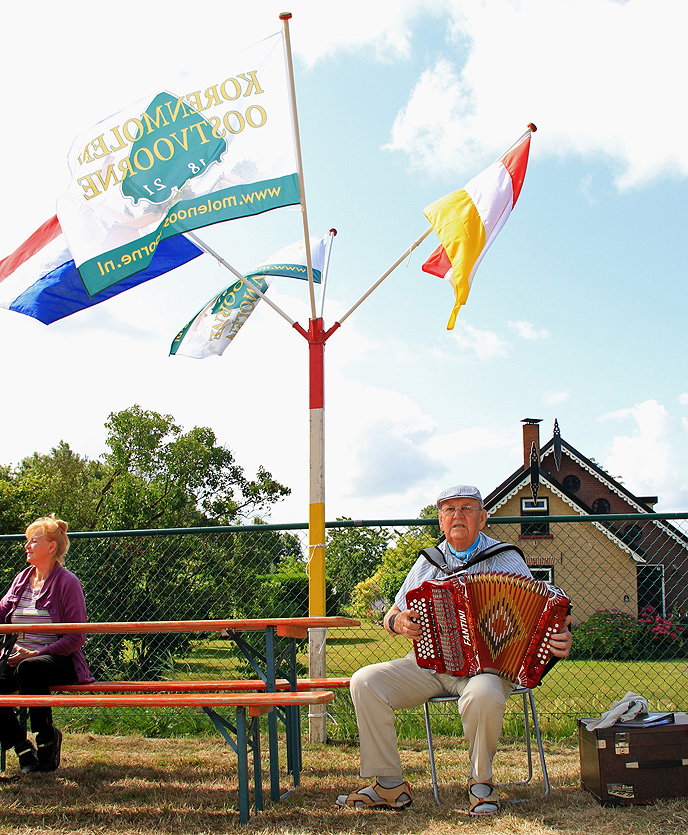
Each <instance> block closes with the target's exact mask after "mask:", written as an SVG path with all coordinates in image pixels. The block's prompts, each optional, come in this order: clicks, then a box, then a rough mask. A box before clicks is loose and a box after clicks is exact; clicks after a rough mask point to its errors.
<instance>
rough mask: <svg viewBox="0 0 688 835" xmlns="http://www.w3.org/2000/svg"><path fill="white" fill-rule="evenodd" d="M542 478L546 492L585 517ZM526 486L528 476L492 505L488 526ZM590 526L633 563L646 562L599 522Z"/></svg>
mask: <svg viewBox="0 0 688 835" xmlns="http://www.w3.org/2000/svg"><path fill="white" fill-rule="evenodd" d="M542 476H543V477H544V479H543V481H544V483H545V486H546V488H547V489H548V490H550V491H551V492H552V493H553V494H554V495H555V496H557V497H558V498H560V499H561V500H562V501H563V502H564V504H567V505H568V506H569V507H570V508H571V509H572V510H574V511H575V512H576V513H578V515H579V516H587V515H588V514H587V513H586V512H585V511H584V510H583V508H582V507H580V506H579V505H577V504H576V503H575V502H574V501H572V500H571V499H570V498H569V497H568V496H566V495H565V494H564V493H562V492H561V490H559V489H557V488H556V487H555V486H554V485H553V484H552V482H551V481H550V480H549V479H548V478H547V473H546V472H544V471H543V472H542ZM528 485H529V477H528V475H526V476H524V477H523V479H522V480H521V481H520V482H518V483H517V484H515V485H514V487H513V488H512V489H511V490H510V491H509V492H508V493H507V494H506V495H504V496H502V498H501V499H500V500H499V501H498V502H497V503H496V504H495V505H493V507H491V508H490V509H489V510H488V511H487V521H488V524H489V523H490V520H491V517H492V516H493V514H494V513H495V512H496V511H497V510H499V508H500V507H503V506H504V505H505V504H506V503H507V502H508V501H509V499H512V498H514V497H515V496H516V495H518V493H520V492H521V490H523V489H524V488H525V487H527V486H528ZM492 521H494V522H498V521H499V519H498V518H497V519H492ZM590 524H591V525H594V526H595V527H596V528H597V530H598V531H600V532H601V533H603V534H604V535H605V536H606V537H607V539H609V540H610V542H613V543H614V545H616V547H617V548H619V550H621V551H623V552H624V553H626V554H628V555H629V556H630V557H632V558H633V560H635V562H637V563H640V564H641V565H644V564H645V563H646V562H647V560H645V559H644V558H643V557H641V556H640V554H636V552H635V551H634V550H633V549H632V548H629V546H628V545H627V544H626V543H625V542H623V540H621V539H619V538H618V537H617V536H615V535H614V534H613V533H612V532H611V531H610V530H608V529H607V528H605V526H604V525H603V524H602V523H601V522H597V521H595V520H594V519H591V520H590Z"/></svg>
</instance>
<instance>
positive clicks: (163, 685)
mask: <svg viewBox="0 0 688 835" xmlns="http://www.w3.org/2000/svg"><path fill="white" fill-rule="evenodd" d="M350 681H351V679H350V678H300V679H297V681H296V690H297V691H304V690H321V689H322V690H334V689H338V688H341V687H348V686H349V682H350ZM275 687H276V688H277V689H278V690H280V691H283V690H289V689H290V684H289V682H288V681H287V680H286V679H284V678H282V679H278V680H277V681H276V682H275ZM50 690H51V692H52V693H189V692H192V693H197V692H205V693H212V692H217V693H248V692H252V691H265V690H267V684H266V683H265V682H264V681H263V680H262V679H258V678H256V679H209V680H206V679H204V680H195V679H177V680H171V681H170V680H165V681H94V682H91V683H90V684H65V685H59V686H57V685H56V686H54V687H51V688H50Z"/></svg>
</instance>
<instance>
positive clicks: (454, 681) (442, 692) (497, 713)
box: [351, 652, 514, 783]
mask: <svg viewBox="0 0 688 835" xmlns="http://www.w3.org/2000/svg"><path fill="white" fill-rule="evenodd" d="M513 688H514V685H513V684H512V683H511V682H510V681H507V680H506V679H503V678H500V677H499V676H496V675H491V674H483V675H477V676H473V677H471V678H456V677H454V676H450V675H445V674H440V673H432V672H430V671H429V670H424V669H422V668H421V667H419V666H418V664H417V663H416V658H415V654H414V653H413V652H410V653H409V654H408V655H407V656H405V657H404V658H397V659H395V660H394V661H384V662H383V663H381V664H371V665H370V666H368V667H362V668H361V669H360V670H358V671H357V672H356V673H354V675H353V676H352V678H351V698H352V700H353V703H354V707H355V708H356V719H357V722H358V734H359V740H360V746H361V777H365V778H368V777H397V776H400V775H401V774H402V773H403V772H402V769H401V759H400V757H399V749H398V746H397V734H396V730H395V728H394V711H395V710H399V709H401V708H410V707H418V706H419V705H422V704H424V703H425V702H426V701H427V700H428V699H430V698H431V697H433V696H450V695H458V696H460V697H461V698H460V699H459V702H458V708H459V714H460V715H461V723H462V725H463V732H464V736H465V738H466V740H467V742H468V753H469V757H470V761H471V780H472V781H473V782H477V783H488V782H491V780H492V759H493V757H494V755H495V753H496V752H497V746H498V745H499V737H500V734H501V732H502V720H503V719H504V710H505V708H506V700H507V698H508V697H509V695H510V693H511V691H512V690H513Z"/></svg>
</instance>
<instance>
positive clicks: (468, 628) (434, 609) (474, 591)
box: [406, 574, 570, 687]
mask: <svg viewBox="0 0 688 835" xmlns="http://www.w3.org/2000/svg"><path fill="white" fill-rule="evenodd" d="M406 605H407V606H408V608H409V609H413V610H414V611H416V612H418V615H419V622H420V624H421V627H422V633H421V637H420V639H419V640H418V641H415V651H416V660H417V662H418V666H420V667H426V668H428V669H432V670H436V671H437V672H438V673H449V674H450V675H453V676H473V675H477V674H478V673H495V674H497V675H500V676H503V677H504V678H507V679H509V680H510V681H513V682H514V683H515V684H517V685H519V686H521V687H534V686H535V685H537V684H538V683H539V682H540V679H541V678H542V675H543V673H544V669H545V664H546V663H547V661H548V659H549V657H550V652H549V639H550V636H551V635H552V634H553V633H556V632H560V631H561V630H562V628H563V625H564V620H565V618H566V615H567V613H568V611H569V609H570V600H569V598H568V597H567V596H566V595H565V594H564V592H563V591H561V589H558V588H555V587H554V586H550V585H548V584H547V583H543V582H541V581H540V580H534V579H532V578H529V577H519V576H517V575H515V574H463V575H456V576H454V577H449V578H447V579H446V580H427V581H426V582H425V583H422V584H421V585H420V586H419V587H418V588H417V589H412V590H411V591H410V592H408V594H407V595H406Z"/></svg>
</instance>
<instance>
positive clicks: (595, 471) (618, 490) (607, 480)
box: [540, 443, 686, 548]
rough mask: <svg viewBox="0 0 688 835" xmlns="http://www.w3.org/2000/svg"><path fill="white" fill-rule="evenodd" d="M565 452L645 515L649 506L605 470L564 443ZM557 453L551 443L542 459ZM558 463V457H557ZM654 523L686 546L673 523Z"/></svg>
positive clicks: (658, 520)
mask: <svg viewBox="0 0 688 835" xmlns="http://www.w3.org/2000/svg"><path fill="white" fill-rule="evenodd" d="M562 450H563V452H564V453H565V454H566V455H567V456H568V457H569V458H570V459H571V460H572V461H573V462H574V463H576V464H578V466H579V467H581V468H582V469H583V470H585V471H586V472H588V473H590V475H592V476H593V477H594V478H596V479H597V481H599V482H600V484H604V486H605V487H606V488H607V489H608V490H610V491H611V492H612V493H615V494H616V495H617V496H619V498H621V499H623V500H624V502H626V504H627V505H630V507H632V508H633V509H634V510H635V511H637V512H638V513H639V514H642V515H645V514H647V512H648V511H647V508H645V507H643V506H642V505H640V504H638V502H637V501H635V500H634V499H633V497H632V496H631V495H630V494H629V493H627V492H626V491H624V490H622V489H621V488H620V487H619V485H618V484H617V482H616V481H615V480H614V479H613V478H612V477H611V476H606V475H605V473H604V470H598V469H597V468H596V467H594V466H591V463H590V462H588V461H587V459H585V458H582V457H581V456H580V455H576V454H575V453H574V452H572V450H571V449H570V448H569V447H568V445H566V443H564V444H563V445H562ZM552 454H555V455H556V452H555V450H554V446H553V445H551V446H550V445H549V444H548V446H547V447H546V448H545V449H543V450H542V454H541V456H540V460H541V461H544V459H545V458H546V457H547V456H548V455H552ZM555 463H556V459H555ZM648 521H651V522H652V524H653V525H656V526H657V527H658V528H659V529H660V530H661V531H663V532H664V533H665V534H666V535H667V536H668V537H669V538H670V539H673V540H674V542H676V543H678V544H679V545H680V546H681V547H682V548H685V547H686V540H685V538H682V537H681V535H680V533H679V532H677V531H675V530H674V529H673V528H672V527H671V525H669V524H667V523H666V522H664V521H662V520H661V519H651V520H648Z"/></svg>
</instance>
